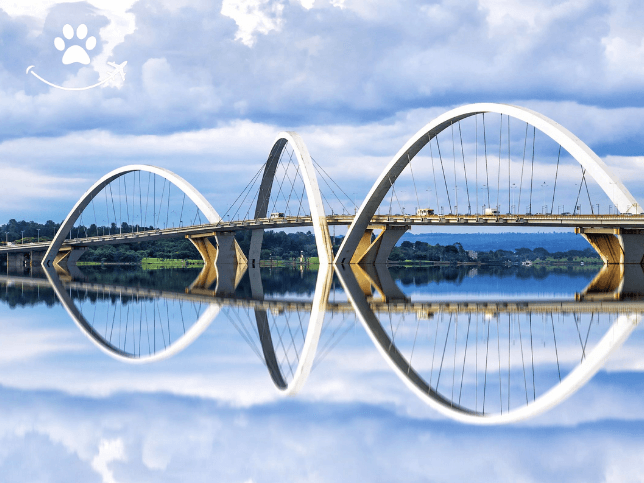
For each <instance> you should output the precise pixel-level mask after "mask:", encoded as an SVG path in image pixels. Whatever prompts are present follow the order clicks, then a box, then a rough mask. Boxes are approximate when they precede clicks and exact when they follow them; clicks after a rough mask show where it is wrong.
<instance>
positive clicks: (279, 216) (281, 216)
mask: <svg viewBox="0 0 644 483" xmlns="http://www.w3.org/2000/svg"><path fill="white" fill-rule="evenodd" d="M275 218H286V215H285V214H284V213H282V212H281V211H277V212H275V213H271V219H275Z"/></svg>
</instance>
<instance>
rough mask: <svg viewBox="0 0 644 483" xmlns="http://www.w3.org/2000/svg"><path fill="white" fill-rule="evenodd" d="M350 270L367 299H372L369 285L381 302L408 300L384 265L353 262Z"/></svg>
mask: <svg viewBox="0 0 644 483" xmlns="http://www.w3.org/2000/svg"><path fill="white" fill-rule="evenodd" d="M351 271H352V272H353V276H354V277H355V279H356V281H357V282H358V285H359V286H360V289H361V290H362V293H364V295H365V297H367V300H369V301H372V300H374V298H373V295H374V294H373V292H372V289H371V287H373V288H374V289H375V291H376V293H377V294H378V295H379V296H380V301H381V302H385V303H389V302H406V301H408V300H409V298H408V297H407V296H405V294H404V293H403V292H402V290H400V288H399V287H398V285H397V284H396V282H395V281H394V279H393V277H392V276H391V273H390V272H389V268H387V266H386V265H383V264H378V265H362V266H361V265H356V264H353V265H351Z"/></svg>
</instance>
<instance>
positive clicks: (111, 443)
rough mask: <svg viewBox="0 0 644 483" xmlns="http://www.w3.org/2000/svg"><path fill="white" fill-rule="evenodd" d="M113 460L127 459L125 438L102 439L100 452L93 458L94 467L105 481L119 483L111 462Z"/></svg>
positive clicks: (104, 482) (105, 482) (106, 482)
mask: <svg viewBox="0 0 644 483" xmlns="http://www.w3.org/2000/svg"><path fill="white" fill-rule="evenodd" d="M113 461H127V457H126V455H125V446H124V445H123V440H122V439H120V438H117V439H111V440H108V439H101V441H100V442H99V447H98V454H97V455H96V456H95V457H94V459H93V460H92V468H94V470H96V472H97V473H98V474H100V475H101V477H102V478H103V483H117V481H116V479H115V478H114V473H113V471H112V470H111V469H110V468H109V466H108V465H109V464H110V463H112V462H113Z"/></svg>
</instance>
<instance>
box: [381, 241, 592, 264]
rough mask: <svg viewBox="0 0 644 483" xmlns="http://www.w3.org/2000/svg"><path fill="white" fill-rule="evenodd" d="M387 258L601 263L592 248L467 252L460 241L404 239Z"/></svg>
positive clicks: (417, 260) (427, 260) (458, 261)
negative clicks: (447, 242)
mask: <svg viewBox="0 0 644 483" xmlns="http://www.w3.org/2000/svg"><path fill="white" fill-rule="evenodd" d="M389 259H390V260H391V261H394V262H399V263H401V264H404V263H405V262H433V263H481V264H485V265H503V264H508V263H511V264H519V263H522V262H527V261H530V262H532V263H535V264H548V263H550V264H552V263H576V264H579V263H581V262H584V264H586V263H588V264H592V263H602V261H601V258H600V257H599V255H597V253H596V252H595V250H593V249H592V248H590V247H589V248H587V249H585V250H568V251H565V252H555V253H550V252H549V251H548V250H546V249H545V248H541V247H539V248H535V249H534V250H531V249H529V248H516V249H515V250H514V251H510V250H491V251H488V252H468V251H466V250H465V249H464V248H463V247H462V246H461V244H460V243H455V244H454V245H446V246H443V245H430V244H429V243H426V242H422V241H417V242H415V243H411V242H409V241H404V242H402V243H401V244H400V246H398V247H395V248H394V249H393V250H392V252H391V255H390V256H389Z"/></svg>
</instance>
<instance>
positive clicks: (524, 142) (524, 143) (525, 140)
mask: <svg viewBox="0 0 644 483" xmlns="http://www.w3.org/2000/svg"><path fill="white" fill-rule="evenodd" d="M527 145H528V123H527V122H526V123H525V138H524V140H523V160H522V161H521V181H520V182H519V203H518V204H517V213H520V212H521V191H522V190H523V169H524V168H525V151H526V147H527Z"/></svg>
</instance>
